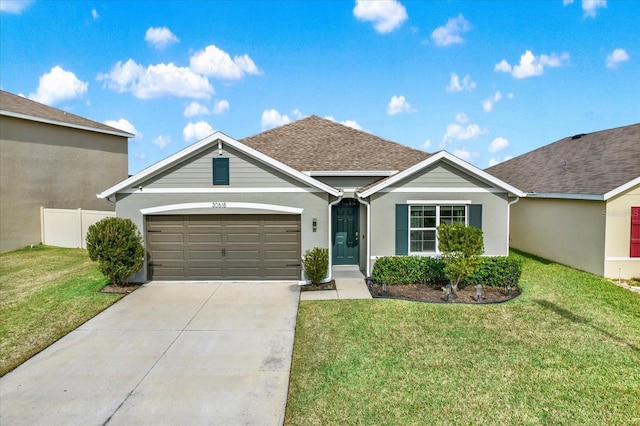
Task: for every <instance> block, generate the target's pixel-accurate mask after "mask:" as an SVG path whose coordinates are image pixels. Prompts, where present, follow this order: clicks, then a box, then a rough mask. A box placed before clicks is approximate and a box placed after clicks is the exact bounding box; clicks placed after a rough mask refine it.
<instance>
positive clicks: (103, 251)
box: [87, 217, 144, 285]
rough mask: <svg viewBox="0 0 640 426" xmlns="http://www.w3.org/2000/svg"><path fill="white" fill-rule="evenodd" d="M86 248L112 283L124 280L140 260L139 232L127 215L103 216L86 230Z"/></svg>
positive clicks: (137, 265)
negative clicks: (123, 217) (123, 216)
mask: <svg viewBox="0 0 640 426" xmlns="http://www.w3.org/2000/svg"><path fill="white" fill-rule="evenodd" d="M87 250H88V251H89V257H90V258H91V260H93V261H94V262H95V261H98V270H99V271H100V272H102V273H103V274H104V275H105V276H106V277H107V278H109V281H111V283H112V284H115V285H122V284H126V282H127V280H128V278H129V277H130V276H131V275H133V274H134V273H135V272H137V271H138V270H139V269H140V268H141V267H142V265H143V262H144V246H143V245H142V236H141V235H140V232H138V228H137V227H136V225H135V224H134V223H133V222H132V221H131V220H129V219H122V218H119V217H107V218H105V219H102V220H101V221H99V222H97V223H95V224H93V225H91V226H90V227H89V230H88V232H87Z"/></svg>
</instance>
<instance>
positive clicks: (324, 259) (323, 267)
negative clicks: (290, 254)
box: [302, 247, 329, 285]
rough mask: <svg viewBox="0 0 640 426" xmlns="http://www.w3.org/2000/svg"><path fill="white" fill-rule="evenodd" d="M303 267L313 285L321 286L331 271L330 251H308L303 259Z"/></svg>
mask: <svg viewBox="0 0 640 426" xmlns="http://www.w3.org/2000/svg"><path fill="white" fill-rule="evenodd" d="M302 265H303V266H304V273H305V275H306V276H307V278H309V281H311V284H313V285H318V284H320V283H321V282H322V280H324V279H325V277H326V276H327V272H328V270H329V249H326V248H320V247H314V248H313V249H311V250H307V251H306V252H305V253H304V256H303V257H302Z"/></svg>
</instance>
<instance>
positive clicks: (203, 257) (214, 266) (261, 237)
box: [146, 215, 301, 280]
mask: <svg viewBox="0 0 640 426" xmlns="http://www.w3.org/2000/svg"><path fill="white" fill-rule="evenodd" d="M146 232H147V239H146V241H147V261H148V262H149V279H154V280H297V279H300V268H301V265H300V216H290V215H206V216H204V215H192V216H148V217H147V231H146Z"/></svg>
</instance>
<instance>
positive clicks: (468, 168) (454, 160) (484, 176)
mask: <svg viewBox="0 0 640 426" xmlns="http://www.w3.org/2000/svg"><path fill="white" fill-rule="evenodd" d="M442 160H444V161H447V162H449V163H451V164H452V165H454V166H455V167H457V168H458V169H460V170H462V171H464V172H466V173H468V174H470V175H472V176H474V177H476V178H478V179H480V180H483V181H485V182H487V183H489V184H491V185H492V186H494V187H496V188H500V189H502V190H504V191H505V192H508V193H510V194H513V195H515V196H517V197H523V196H524V193H523V192H522V191H520V190H519V189H517V188H515V187H513V186H511V185H509V184H508V183H506V182H503V181H502V180H500V179H498V178H496V177H495V176H492V175H490V174H489V173H486V172H483V171H482V170H480V169H478V168H477V167H475V166H472V165H471V164H469V163H467V162H466V161H464V160H461V159H460V158H458V157H456V156H455V155H452V154H450V153H448V152H447V151H440V152H438V153H436V154H434V155H432V156H431V157H429V158H427V159H426V160H424V161H421V162H420V163H418V164H415V165H414V166H412V167H409V168H408V169H406V170H403V171H402V172H400V173H397V174H395V175H393V176H391V177H389V178H388V179H385V180H384V181H382V182H380V183H378V184H377V185H373V186H372V187H370V188H368V189H366V190H364V191H363V192H361V193H358V196H359V197H361V198H367V197H369V196H371V195H373V194H375V193H376V192H380V191H382V190H384V189H385V188H388V187H389V186H391V185H393V184H395V183H398V182H400V181H402V180H403V179H406V178H407V177H409V176H411V175H413V174H415V173H417V172H419V171H421V170H424V169H425V168H427V167H429V166H431V165H432V164H435V163H437V162H438V161H442Z"/></svg>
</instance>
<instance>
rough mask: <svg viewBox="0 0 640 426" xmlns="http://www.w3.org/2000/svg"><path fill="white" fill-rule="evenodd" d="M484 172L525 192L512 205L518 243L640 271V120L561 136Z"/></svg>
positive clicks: (625, 272)
mask: <svg viewBox="0 0 640 426" xmlns="http://www.w3.org/2000/svg"><path fill="white" fill-rule="evenodd" d="M486 172H488V173H491V174H492V175H494V176H496V177H498V178H499V179H502V180H504V181H506V182H509V183H510V184H511V185H514V186H517V187H518V188H520V189H521V190H523V191H525V192H526V193H527V194H526V198H523V199H521V200H520V202H519V203H518V204H516V205H514V206H512V208H511V246H512V247H514V248H517V249H519V250H523V251H526V252H528V253H533V254H536V255H538V256H542V257H544V258H547V259H550V260H554V261H556V262H560V263H563V264H565V265H569V266H571V267H574V268H577V269H581V270H584V271H587V272H591V273H593V274H596V275H600V276H605V277H609V278H618V277H619V276H620V277H622V278H632V277H640V124H634V125H631V126H625V127H619V128H616V129H610V130H603V131H600V132H594V133H589V134H580V135H575V136H573V137H568V138H565V139H561V140H559V141H557V142H554V143H552V144H550V145H546V146H543V147H542V148H539V149H536V150H535V151H532V152H529V153H527V154H523V155H521V156H519V157H516V158H513V159H511V160H508V161H505V162H504V163H500V164H498V165H496V166H493V167H490V168H488V169H486Z"/></svg>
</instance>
